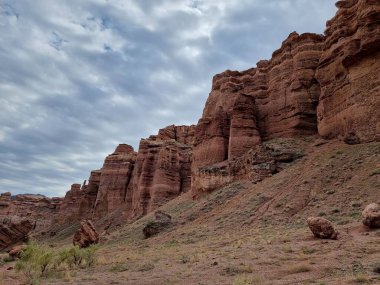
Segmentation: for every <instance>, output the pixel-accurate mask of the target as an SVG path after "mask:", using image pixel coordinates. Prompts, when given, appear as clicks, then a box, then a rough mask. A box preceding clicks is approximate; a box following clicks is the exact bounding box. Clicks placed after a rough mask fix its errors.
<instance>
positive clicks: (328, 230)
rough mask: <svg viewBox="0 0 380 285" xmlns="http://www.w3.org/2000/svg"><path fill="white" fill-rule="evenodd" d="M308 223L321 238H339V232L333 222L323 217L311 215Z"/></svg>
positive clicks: (316, 235) (315, 234)
mask: <svg viewBox="0 0 380 285" xmlns="http://www.w3.org/2000/svg"><path fill="white" fill-rule="evenodd" d="M307 224H308V226H309V228H310V230H311V231H312V233H313V234H314V236H315V237H317V238H321V239H337V238H338V232H336V231H335V229H334V226H333V224H332V223H331V222H330V221H329V220H327V219H325V218H321V217H310V218H308V219H307Z"/></svg>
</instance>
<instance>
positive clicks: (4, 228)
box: [0, 218, 35, 250]
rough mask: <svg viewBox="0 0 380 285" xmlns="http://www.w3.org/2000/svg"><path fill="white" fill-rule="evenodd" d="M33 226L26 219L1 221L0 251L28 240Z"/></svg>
mask: <svg viewBox="0 0 380 285" xmlns="http://www.w3.org/2000/svg"><path fill="white" fill-rule="evenodd" d="M34 227H35V224H34V223H33V222H31V221H30V220H28V219H14V218H13V219H11V218H7V219H3V220H2V221H0V250H3V249H5V248H7V247H10V246H12V245H14V244H17V243H19V242H25V241H27V240H28V234H29V233H30V232H31V231H32V230H33V228H34Z"/></svg>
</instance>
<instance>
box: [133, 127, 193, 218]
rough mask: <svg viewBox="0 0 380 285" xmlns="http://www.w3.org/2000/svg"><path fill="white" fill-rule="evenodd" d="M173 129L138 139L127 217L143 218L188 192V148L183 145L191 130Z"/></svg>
mask: <svg viewBox="0 0 380 285" xmlns="http://www.w3.org/2000/svg"><path fill="white" fill-rule="evenodd" d="M174 129H177V131H173V127H172V126H170V127H168V128H166V129H163V130H160V132H159V135H158V136H151V137H150V138H149V139H143V140H141V142H140V146H139V151H138V154H137V160H136V163H135V169H134V172H133V181H132V184H130V187H129V189H128V195H127V200H126V201H127V212H128V213H129V216H131V217H140V216H141V215H145V214H146V213H148V212H151V211H153V210H155V209H157V208H158V207H160V206H161V205H163V204H165V203H166V202H168V201H169V200H171V199H173V198H175V197H177V196H178V195H180V194H181V193H184V192H187V191H189V190H190V186H191V162H192V145H191V144H185V142H188V143H191V142H192V140H193V135H192V133H193V131H192V130H193V129H194V127H193V126H190V127H180V130H181V131H180V132H179V131H178V128H174ZM176 139H178V140H179V141H177V140H176ZM130 205H131V206H130Z"/></svg>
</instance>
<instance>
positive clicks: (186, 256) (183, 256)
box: [181, 255, 190, 264]
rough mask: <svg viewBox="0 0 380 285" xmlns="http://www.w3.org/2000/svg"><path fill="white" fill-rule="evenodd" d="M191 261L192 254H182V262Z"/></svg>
mask: <svg viewBox="0 0 380 285" xmlns="http://www.w3.org/2000/svg"><path fill="white" fill-rule="evenodd" d="M189 262H190V256H188V255H182V256H181V263H183V264H186V263H189Z"/></svg>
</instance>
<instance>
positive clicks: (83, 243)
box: [73, 220, 99, 248]
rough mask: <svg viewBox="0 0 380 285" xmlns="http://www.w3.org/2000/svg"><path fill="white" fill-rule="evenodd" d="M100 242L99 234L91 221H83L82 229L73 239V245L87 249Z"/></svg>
mask: <svg viewBox="0 0 380 285" xmlns="http://www.w3.org/2000/svg"><path fill="white" fill-rule="evenodd" d="M98 242H99V234H98V232H97V231H96V229H95V227H94V224H93V223H92V222H91V221H90V220H83V221H82V222H81V224H80V229H79V230H78V231H77V232H76V233H75V235H74V237H73V244H74V245H76V246H79V247H80V248H86V247H89V246H90V245H93V244H97V243H98Z"/></svg>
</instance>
